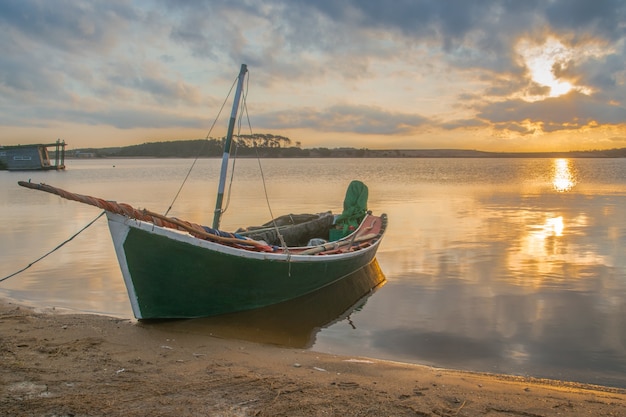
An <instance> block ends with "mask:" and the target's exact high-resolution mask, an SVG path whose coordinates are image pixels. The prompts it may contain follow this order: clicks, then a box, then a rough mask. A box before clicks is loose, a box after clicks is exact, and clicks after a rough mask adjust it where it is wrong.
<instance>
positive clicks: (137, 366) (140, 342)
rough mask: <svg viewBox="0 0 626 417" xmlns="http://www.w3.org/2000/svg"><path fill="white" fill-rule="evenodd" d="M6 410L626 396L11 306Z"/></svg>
mask: <svg viewBox="0 0 626 417" xmlns="http://www.w3.org/2000/svg"><path fill="white" fill-rule="evenodd" d="M0 335H1V336H0V363H2V366H0V411H1V412H2V413H1V414H4V415H23V416H49V415H55V416H101V415H107V416H122V415H123V416H145V415H151V416H170V415H177V416H196V415H203V416H204V415H220V416H322V415H323V416H329V415H331V416H386V415H393V416H409V415H410V416H432V417H436V416H483V415H489V416H499V417H506V416H520V415H521V416H541V417H548V416H562V415H572V416H575V415H593V416H617V415H622V413H623V412H624V411H623V410H624V409H626V390H624V389H619V388H612V387H602V386H595V385H587V384H579V383H572V382H564V381H556V380H543V379H533V378H525V377H516V376H507V375H497V374H485V373H473V372H466V371H456V370H450V369H438V368H431V367H428V366H423V365H414V364H405V363H398V362H392V361H383V360H377V359H370V358H363V357H357V356H354V357H352V356H349V357H347V356H337V355H332V354H324V353H318V352H313V351H309V350H303V349H298V348H283V347H278V346H271V345H261V344H257V343H253V342H246V341H241V340H235V339H224V338H219V337H216V336H212V335H208V336H207V335H198V334H193V333H189V332H186V331H180V330H179V331H177V330H176V327H175V326H163V325H161V324H159V323H143V322H135V321H133V320H129V319H120V318H113V317H107V316H99V315H91V314H76V313H67V312H63V313H56V312H54V311H52V312H49V311H46V312H38V311H36V310H35V309H34V308H32V307H27V306H24V305H22V304H19V303H14V302H11V301H7V300H4V299H0Z"/></svg>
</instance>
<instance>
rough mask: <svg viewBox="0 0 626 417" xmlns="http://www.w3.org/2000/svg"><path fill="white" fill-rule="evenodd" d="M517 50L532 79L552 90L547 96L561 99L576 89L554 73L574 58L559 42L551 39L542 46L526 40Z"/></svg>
mask: <svg viewBox="0 0 626 417" xmlns="http://www.w3.org/2000/svg"><path fill="white" fill-rule="evenodd" d="M517 49H518V53H519V54H520V55H521V56H522V59H523V61H524V64H525V65H526V67H527V68H528V71H529V73H530V77H531V79H532V80H533V81H534V82H536V83H537V84H539V85H542V86H544V87H548V88H549V89H550V90H549V91H550V92H549V93H548V94H547V96H549V97H559V96H562V95H564V94H567V93H569V92H570V91H571V90H572V89H574V85H573V84H572V83H570V82H569V81H567V80H562V79H559V78H558V77H557V76H556V74H555V71H554V69H555V67H556V66H564V65H565V64H566V63H567V62H568V61H569V60H571V59H572V57H573V51H572V50H571V49H569V48H567V47H566V46H565V45H563V44H562V43H561V42H560V41H559V40H557V39H554V38H549V39H548V40H547V41H546V42H545V43H544V44H542V45H531V44H530V43H529V42H528V41H526V40H524V41H521V42H520V43H519V45H518V48H517Z"/></svg>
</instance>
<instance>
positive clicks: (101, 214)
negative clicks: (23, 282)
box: [0, 211, 106, 282]
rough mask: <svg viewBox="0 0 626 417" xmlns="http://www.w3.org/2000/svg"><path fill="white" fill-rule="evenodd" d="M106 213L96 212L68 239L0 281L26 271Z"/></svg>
mask: <svg viewBox="0 0 626 417" xmlns="http://www.w3.org/2000/svg"><path fill="white" fill-rule="evenodd" d="M105 213H106V211H103V212H102V213H100V214H98V217H96V218H95V219H93V220H92V221H90V222H89V223H87V225H86V226H85V227H83V228H82V229H80V230H79V231H78V232H76V233H74V234H73V235H72V237H70V238H69V239H67V240H65V241H64V242H63V243H61V244H60V245H58V246H57V247H56V248H54V249H52V250H51V251H50V252H48V253H46V254H45V255H43V256H40V257H39V258H37V259H36V260H34V261H33V262H31V263H29V264H28V265H26V266H25V267H24V268H22V269H20V270H19V271H17V272H14V273H12V274H11V275H7V276H6V277H4V278H0V282H2V281H6V280H7V279H9V278H11V277H14V276H15V275H17V274H20V273H22V272H24V271H26V270H27V269H28V268H30V267H31V266H33V265H35V264H36V263H37V262H39V261H41V260H42V259H44V258H45V257H47V256H48V255H50V254H52V253H53V252H56V251H57V250H59V249H61V248H62V247H63V246H65V245H66V244H67V243H69V242H70V241H72V240H73V239H74V238H75V237H76V236H78V235H79V234H81V233H82V232H84V231H85V230H86V229H87V228H88V227H89V226H91V225H92V224H94V223H95V222H96V220H98V219H99V218H100V217H102V216H103V215H104V214H105Z"/></svg>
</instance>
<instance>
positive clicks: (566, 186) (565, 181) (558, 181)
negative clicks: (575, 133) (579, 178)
mask: <svg viewBox="0 0 626 417" xmlns="http://www.w3.org/2000/svg"><path fill="white" fill-rule="evenodd" d="M575 185H576V179H575V177H574V173H573V170H572V168H571V167H570V162H569V160H568V159H555V160H554V179H553V180H552V186H553V187H554V189H555V190H556V191H558V192H560V193H564V192H566V191H569V190H571V189H572V188H573V187H574V186H575Z"/></svg>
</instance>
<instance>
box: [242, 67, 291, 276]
mask: <svg viewBox="0 0 626 417" xmlns="http://www.w3.org/2000/svg"><path fill="white" fill-rule="evenodd" d="M247 81H248V82H249V81H250V76H248V79H247ZM246 91H247V87H246ZM241 113H242V115H241V118H243V113H245V114H246V120H247V121H248V128H249V129H250V134H252V124H251V123H250V115H249V114H248V106H246V96H245V95H244V99H243V106H242V112H241ZM241 118H240V119H239V123H240V125H241ZM254 152H255V154H256V160H257V162H258V164H259V171H260V172H261V182H262V184H263V192H264V194H265V202H266V203H267V209H268V211H269V212H270V218H271V219H272V225H273V226H274V230H275V231H276V236H278V239H279V240H280V245H281V247H282V249H283V250H284V251H285V252H287V255H288V261H290V260H291V254H290V253H289V247H288V246H287V243H286V242H285V239H284V238H283V235H282V233H280V229H279V228H278V225H277V224H276V220H275V219H274V213H273V212H272V205H271V204H270V198H269V195H268V194H267V186H266V185H265V174H264V173H263V166H262V165H261V157H260V156H259V148H257V146H256V141H255V143H254ZM289 276H291V262H289Z"/></svg>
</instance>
